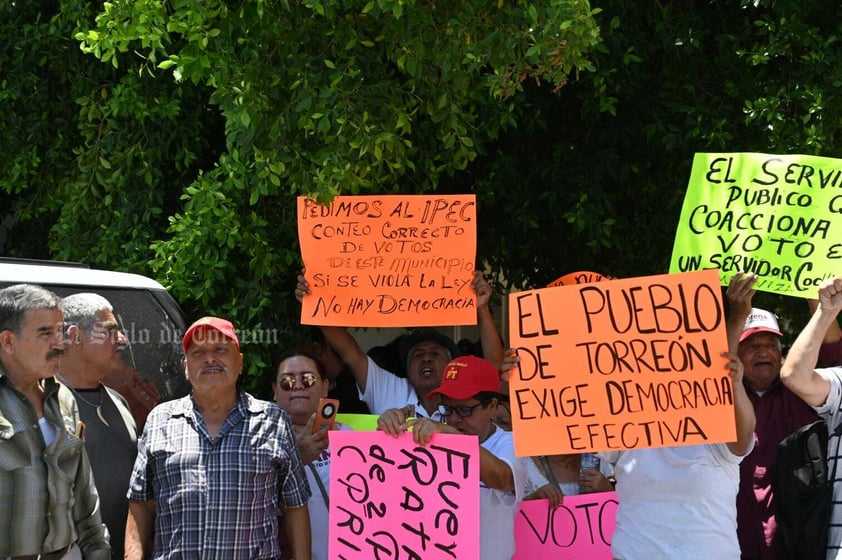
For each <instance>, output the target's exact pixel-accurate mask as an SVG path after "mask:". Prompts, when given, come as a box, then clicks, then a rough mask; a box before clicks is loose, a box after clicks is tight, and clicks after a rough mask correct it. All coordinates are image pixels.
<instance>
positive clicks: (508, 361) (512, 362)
mask: <svg viewBox="0 0 842 560" xmlns="http://www.w3.org/2000/svg"><path fill="white" fill-rule="evenodd" d="M519 364H520V357H519V356H518V355H517V350H515V349H514V348H507V349H506V350H505V351H504V352H503V363H502V364H500V374H501V376H502V378H503V381H508V380H509V377H510V376H511V374H512V371H514V369H515V368H516V367H518V366H519Z"/></svg>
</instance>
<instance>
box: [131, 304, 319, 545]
mask: <svg viewBox="0 0 842 560" xmlns="http://www.w3.org/2000/svg"><path fill="white" fill-rule="evenodd" d="M182 346H183V347H184V352H185V354H186V355H185V358H184V369H185V372H186V375H187V379H188V381H189V382H190V385H191V386H192V393H191V394H190V395H188V396H186V397H184V398H182V399H178V400H175V401H170V402H166V403H163V404H160V405H158V406H156V407H155V408H154V409H153V410H152V412H151V413H150V414H149V418H148V419H147V422H146V427H145V428H144V430H143V435H142V436H141V438H140V440H139V442H138V455H137V461H136V462H135V467H134V471H133V472H132V477H131V486H130V489H129V500H130V501H129V517H128V523H127V525H126V558H127V559H129V560H141V559H143V558H147V557H149V556H150V555H151V557H152V558H156V559H165V558H179V559H183V558H202V559H203V560H209V559H218V560H264V559H265V560H268V559H275V558H278V557H279V556H280V553H281V551H280V548H279V546H278V537H277V535H278V515H279V513H280V508H283V518H284V524H285V529H286V534H287V535H288V536H289V538H290V539H291V545H292V553H293V555H294V558H296V560H301V559H304V560H309V558H310V521H309V515H308V512H307V500H308V499H309V497H310V490H309V486H308V484H307V478H306V476H305V475H304V470H303V468H302V465H301V459H300V457H299V454H298V450H297V448H296V443H295V434H294V433H293V430H292V426H291V422H290V419H289V416H288V415H287V414H286V413H285V412H284V411H282V410H281V409H280V408H279V407H278V406H277V405H275V404H274V403H269V402H265V401H260V400H257V399H255V398H254V397H252V396H251V395H249V394H248V393H245V392H244V391H241V390H239V389H238V388H237V378H238V377H239V376H240V374H241V373H242V369H243V355H242V353H241V352H240V342H239V339H238V338H237V334H236V332H235V331H234V326H233V325H232V324H231V323H230V322H229V321H226V320H225V319H220V318H217V317H204V318H202V319H199V320H198V321H196V322H195V323H193V324H192V325H191V326H190V327H189V328H188V329H187V331H186V332H185V333H184V338H183V340H182ZM279 500H280V502H281V503H280V504H279Z"/></svg>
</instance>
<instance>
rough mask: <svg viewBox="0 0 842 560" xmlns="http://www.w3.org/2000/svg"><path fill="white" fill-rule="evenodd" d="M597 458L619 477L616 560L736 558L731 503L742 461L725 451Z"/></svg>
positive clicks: (690, 449)
mask: <svg viewBox="0 0 842 560" xmlns="http://www.w3.org/2000/svg"><path fill="white" fill-rule="evenodd" d="M752 441H753V440H752ZM753 447H754V446H753V444H752V445H751V447H750V448H749V449H748V450H747V451H746V455H748V453H750V452H751V449H752V448H753ZM599 455H600V457H602V458H603V460H607V461H608V462H610V463H613V464H614V476H616V477H617V489H616V490H617V498H618V500H619V502H620V504H619V506H618V508H617V525H616V529H615V530H614V537H613V538H612V542H611V551H612V553H613V554H614V557H615V558H617V559H619V560H653V559H656V558H681V559H682V560H694V559H698V560H702V559H704V560H709V559H711V558H716V559H717V560H719V559H722V560H728V559H733V560H737V559H739V558H740V545H739V542H738V540H737V503H736V499H737V491H738V489H739V482H740V462H741V461H742V457H740V456H737V455H734V454H733V453H731V451H730V450H729V449H728V446H727V445H726V444H724V443H717V444H707V445H688V446H681V447H661V448H652V449H633V450H629V451H611V452H605V453H600V454H599Z"/></svg>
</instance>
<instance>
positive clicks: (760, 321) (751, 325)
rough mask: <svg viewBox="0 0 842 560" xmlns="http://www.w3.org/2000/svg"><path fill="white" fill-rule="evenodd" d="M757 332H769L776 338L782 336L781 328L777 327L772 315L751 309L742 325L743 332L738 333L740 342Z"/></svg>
mask: <svg viewBox="0 0 842 560" xmlns="http://www.w3.org/2000/svg"><path fill="white" fill-rule="evenodd" d="M759 332H770V333H772V334H775V335H778V336H783V333H781V327H780V326H779V325H778V318H777V317H775V314H774V313H772V312H771V311H766V310H765V309H758V308H757V307H752V308H751V313H749V314H748V317H746V322H745V325H743V332H741V333H740V342H742V341H744V340H745V339H747V338H748V337H750V336H751V335H753V334H757V333H759Z"/></svg>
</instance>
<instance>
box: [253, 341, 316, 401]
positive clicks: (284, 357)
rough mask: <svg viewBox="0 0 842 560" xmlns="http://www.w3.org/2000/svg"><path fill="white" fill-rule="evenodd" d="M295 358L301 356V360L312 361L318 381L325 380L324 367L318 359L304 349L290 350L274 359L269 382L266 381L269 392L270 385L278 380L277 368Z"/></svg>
mask: <svg viewBox="0 0 842 560" xmlns="http://www.w3.org/2000/svg"><path fill="white" fill-rule="evenodd" d="M296 356H301V357H303V358H307V359H308V360H313V362H314V363H315V364H316V370H317V371H316V372H315V373H317V374H318V375H319V379H322V380H324V379H325V375H324V371H325V366H324V364H323V363H322V361H321V360H320V359H319V357H318V356H316V355H315V354H314V353H313V352H311V351H310V350H305V349H301V348H299V349H296V350H290V351H289V352H286V353H284V354H281V355H280V356H278V357H277V358H275V361H274V362H273V363H272V371H271V372H270V375H269V380H268V381H269V383H267V385H268V386H269V389H270V391H271V387H272V385H274V383H275V381H276V380H277V379H278V368H280V367H281V364H282V363H284V362H285V361H287V360H289V359H290V358H295V357H296Z"/></svg>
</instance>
